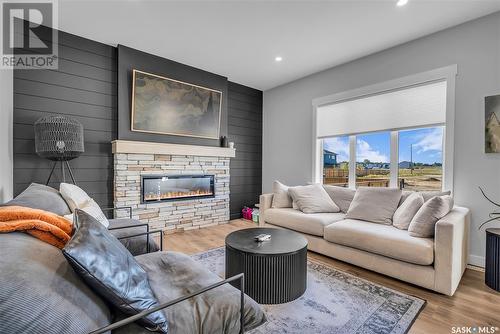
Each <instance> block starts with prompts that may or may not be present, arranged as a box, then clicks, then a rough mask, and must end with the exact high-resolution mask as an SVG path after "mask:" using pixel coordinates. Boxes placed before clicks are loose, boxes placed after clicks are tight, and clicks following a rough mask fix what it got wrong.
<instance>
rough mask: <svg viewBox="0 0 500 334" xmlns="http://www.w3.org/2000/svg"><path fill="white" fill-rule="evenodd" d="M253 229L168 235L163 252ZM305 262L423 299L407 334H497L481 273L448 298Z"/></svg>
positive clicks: (499, 323)
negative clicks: (467, 333)
mask: <svg viewBox="0 0 500 334" xmlns="http://www.w3.org/2000/svg"><path fill="white" fill-rule="evenodd" d="M255 226H256V225H255V224H254V223H252V222H248V221H245V220H242V219H237V220H233V221H231V222H230V223H229V224H225V225H218V226H214V227H208V228H203V229H198V230H192V231H186V232H182V233H175V234H170V235H167V236H165V238H164V249H165V250H175V251H179V252H183V253H186V254H195V253H199V252H203V251H206V250H209V249H212V248H217V247H221V246H224V238H225V237H226V235H227V234H228V233H230V232H232V231H236V230H239V229H243V228H250V227H255ZM308 258H309V259H310V260H313V261H318V262H321V263H323V264H325V265H327V266H331V267H334V268H337V269H339V270H342V271H344V272H348V273H350V274H352V275H355V276H358V277H361V278H364V279H367V280H369V281H371V282H375V283H378V284H381V285H383V286H386V287H389V288H392V289H395V290H398V291H401V292H404V293H407V294H410V295H414V296H417V297H420V298H422V299H425V300H426V301H427V304H426V306H425V308H424V310H423V311H422V312H421V313H420V315H419V316H418V318H417V320H416V321H415V323H414V324H413V326H412V328H411V329H410V332H409V333H415V334H441V333H443V334H449V333H452V327H457V326H458V327H468V326H471V327H472V326H488V327H489V326H492V327H498V328H497V329H496V331H495V332H496V333H500V293H497V292H495V291H494V290H492V289H490V288H488V287H487V286H486V285H485V284H484V273H483V272H480V271H476V270H471V269H467V270H466V271H465V274H464V276H463V278H462V281H461V283H460V286H459V287H458V289H457V291H456V292H455V295H454V296H453V297H448V296H444V295H441V294H438V293H435V292H432V291H430V290H425V289H422V288H419V287H416V286H414V285H411V284H407V283H404V282H401V281H398V280H395V279H392V278H390V277H387V276H384V275H380V274H377V273H374V272H372V271H369V270H365V269H362V268H359V267H356V266H353V265H350V264H347V263H345V262H342V261H338V260H334V259H331V258H328V257H325V256H323V255H320V254H317V253H313V252H309V253H308ZM472 333H478V332H472ZM484 333H488V334H490V333H494V332H491V331H490V332H484Z"/></svg>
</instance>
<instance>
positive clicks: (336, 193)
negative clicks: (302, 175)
mask: <svg viewBox="0 0 500 334" xmlns="http://www.w3.org/2000/svg"><path fill="white" fill-rule="evenodd" d="M323 188H325V190H326V192H327V193H328V195H330V198H331V199H332V200H333V202H334V203H335V204H337V206H338V207H339V208H340V211H342V212H344V213H346V212H347V211H348V210H349V206H351V202H352V200H353V198H354V195H355V194H356V190H354V189H349V188H344V187H338V186H332V185H327V184H325V185H323Z"/></svg>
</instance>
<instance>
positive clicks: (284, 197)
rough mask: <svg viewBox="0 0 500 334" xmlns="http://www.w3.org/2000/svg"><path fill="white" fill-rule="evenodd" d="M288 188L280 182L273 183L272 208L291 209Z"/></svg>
mask: <svg viewBox="0 0 500 334" xmlns="http://www.w3.org/2000/svg"><path fill="white" fill-rule="evenodd" d="M288 188H289V187H288V186H285V185H284V184H283V183H281V182H280V181H274V182H273V204H272V207H273V208H291V207H292V198H291V197H290V195H289V194H288Z"/></svg>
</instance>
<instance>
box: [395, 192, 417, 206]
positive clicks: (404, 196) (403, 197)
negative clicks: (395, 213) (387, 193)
mask: <svg viewBox="0 0 500 334" xmlns="http://www.w3.org/2000/svg"><path fill="white" fill-rule="evenodd" d="M413 193H415V192H414V191H413V190H403V192H402V193H401V199H400V200H399V205H398V206H401V204H403V203H404V201H406V199H407V198H408V197H410V195H411V194H413Z"/></svg>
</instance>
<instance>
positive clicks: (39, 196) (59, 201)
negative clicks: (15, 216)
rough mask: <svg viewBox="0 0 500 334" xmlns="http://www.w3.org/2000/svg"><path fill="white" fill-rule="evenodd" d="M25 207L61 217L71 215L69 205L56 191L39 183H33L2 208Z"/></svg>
mask: <svg viewBox="0 0 500 334" xmlns="http://www.w3.org/2000/svg"><path fill="white" fill-rule="evenodd" d="M12 205H18V206H24V207H27V208H32V209H39V210H44V211H49V212H53V213H55V214H56V215H59V216H65V215H69V214H71V211H70V209H69V206H68V204H67V203H66V201H65V200H64V199H63V198H62V196H61V194H60V193H59V191H57V190H56V189H54V188H52V187H49V186H46V185H43V184H38V183H32V184H30V185H29V187H28V188H26V189H25V190H24V191H23V192H22V193H20V194H19V195H17V196H16V197H15V198H14V199H12V200H10V201H9V202H7V203H5V204H2V206H12Z"/></svg>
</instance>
